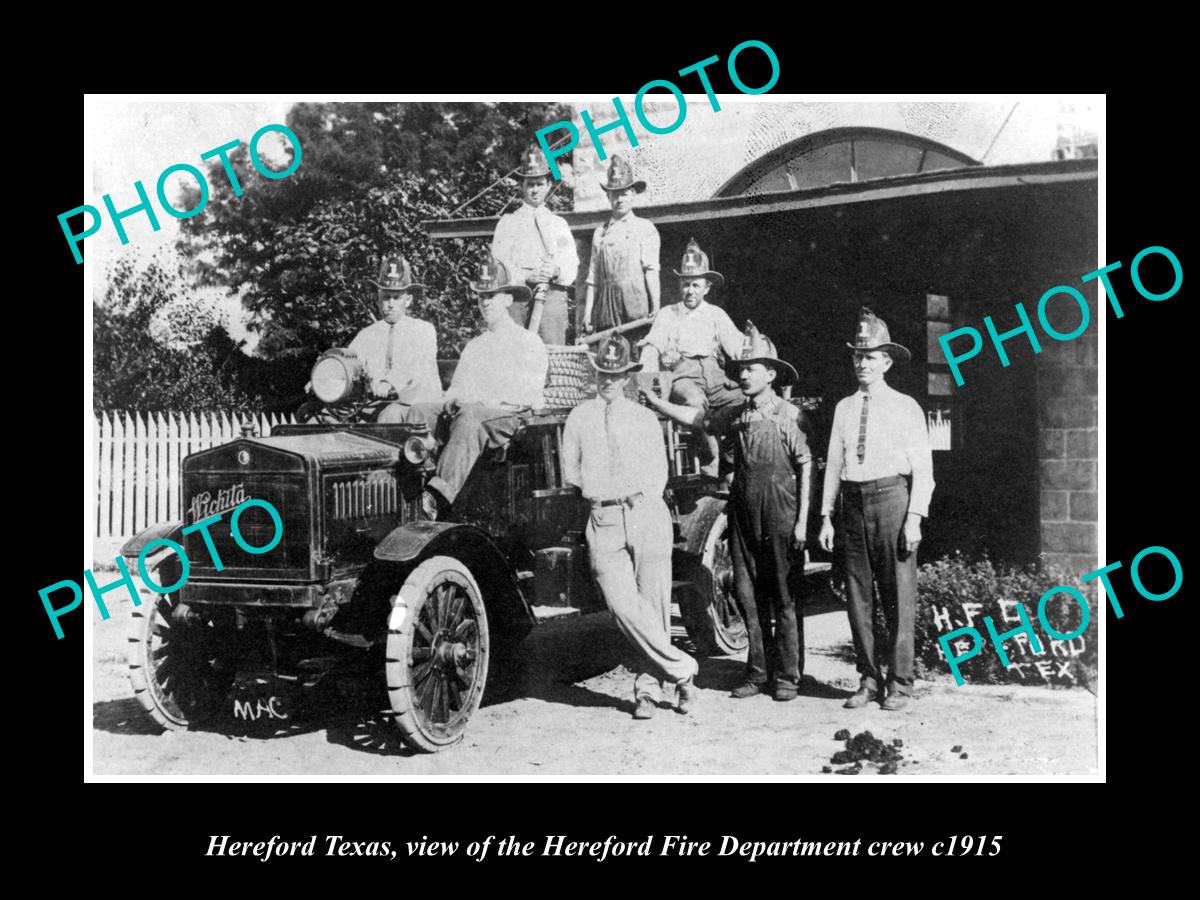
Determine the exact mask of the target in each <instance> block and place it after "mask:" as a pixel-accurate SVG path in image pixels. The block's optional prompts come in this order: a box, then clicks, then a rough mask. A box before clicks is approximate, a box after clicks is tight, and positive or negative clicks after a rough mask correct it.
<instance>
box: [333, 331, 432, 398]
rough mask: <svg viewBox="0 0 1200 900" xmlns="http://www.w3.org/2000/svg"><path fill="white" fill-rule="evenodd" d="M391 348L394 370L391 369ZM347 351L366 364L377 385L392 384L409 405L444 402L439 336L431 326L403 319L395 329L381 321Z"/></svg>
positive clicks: (358, 338) (358, 337)
mask: <svg viewBox="0 0 1200 900" xmlns="http://www.w3.org/2000/svg"><path fill="white" fill-rule="evenodd" d="M389 347H390V349H391V356H392V359H391V363H392V364H391V368H389V367H388V365H387V362H388V349H389ZM347 349H349V350H350V351H351V352H353V353H354V355H355V356H357V357H358V358H359V359H360V360H362V363H363V366H364V367H365V368H366V370H367V374H368V375H369V376H370V377H371V379H372V380H373V381H386V382H388V383H389V384H391V386H392V387H393V388H395V390H396V393H397V394H398V395H399V397H400V399H401V400H403V401H404V402H405V403H422V402H425V401H436V400H440V399H441V397H442V379H441V377H440V376H439V375H438V366H437V333H436V332H435V331H434V329H433V326H432V325H430V324H429V323H428V322H425V321H423V320H421V319H414V318H413V317H412V316H402V317H401V318H400V321H398V322H396V324H395V325H391V324H389V323H388V322H387V321H385V320H383V319H381V320H379V321H378V322H376V323H375V324H373V325H368V326H367V327H366V328H364V329H363V330H362V331H360V332H359V333H358V334H357V335H355V337H354V340H352V341H351V342H350V346H349V347H348V348H347Z"/></svg>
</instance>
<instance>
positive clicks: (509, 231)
mask: <svg viewBox="0 0 1200 900" xmlns="http://www.w3.org/2000/svg"><path fill="white" fill-rule="evenodd" d="M516 174H517V177H518V178H519V179H520V181H521V205H520V206H519V207H518V208H517V209H516V210H515V211H514V212H510V213H506V214H505V215H503V216H501V217H500V221H499V222H497V223H496V233H495V234H494V235H493V237H492V255H493V256H495V257H497V258H499V259H503V260H505V261H506V262H507V263H508V264H509V265H511V266H512V273H511V274H512V277H513V278H514V279H515V280H516V281H517V283H518V284H524V285H525V286H526V287H528V288H529V291H530V297H531V299H532V302H531V300H530V298H524V299H514V300H513V303H512V305H511V306H510V307H509V308H508V313H509V315H510V316H512V317H513V321H515V322H516V323H517V324H518V325H520V326H521V327H522V328H527V329H528V330H529V331H532V332H533V333H535V334H537V335H538V336H539V337H541V339H542V340H543V341H545V342H546V343H547V344H565V343H566V342H567V318H568V314H567V290H568V288H569V286H570V285H572V284H573V283H574V282H575V276H576V275H577V274H578V270H579V254H578V253H577V251H576V250H575V238H574V237H572V236H571V229H570V228H569V227H568V226H567V220H566V219H564V218H563V217H562V216H558V215H555V214H554V213H552V212H550V210H548V209H547V208H546V197H547V195H548V194H549V192H550V165H549V164H548V163H547V162H546V157H545V155H544V154H543V153H542V151H541V150H540V149H538V148H537V147H530V148H529V149H527V150H526V151H525V153H524V155H523V156H522V157H521V166H520V168H519V169H517V173H516Z"/></svg>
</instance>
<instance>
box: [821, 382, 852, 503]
mask: <svg viewBox="0 0 1200 900" xmlns="http://www.w3.org/2000/svg"><path fill="white" fill-rule="evenodd" d="M846 406H847V403H846V401H845V400H843V401H841V402H840V403H838V405H837V407H836V408H835V409H834V411H833V429H832V430H831V431H830V432H829V455H828V456H827V457H826V458H825V490H824V491H823V492H822V494H821V515H823V516H828V515H832V514H833V504H834V503H835V502H836V501H837V495H838V490H840V489H841V486H842V465H843V463H844V460H845V451H844V448H843V446H842V419H843V417H844V416H845V414H846Z"/></svg>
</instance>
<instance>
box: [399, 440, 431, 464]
mask: <svg viewBox="0 0 1200 900" xmlns="http://www.w3.org/2000/svg"><path fill="white" fill-rule="evenodd" d="M434 446H435V443H434V440H433V438H432V437H430V436H429V435H427V434H414V435H413V436H412V437H410V438H409V439H408V440H406V441H405V442H404V458H405V459H406V460H408V461H409V462H410V463H411V464H412V465H414V466H419V465H421V464H422V463H424V462H425V460H427V459H429V457H430V456H432V455H433V448H434Z"/></svg>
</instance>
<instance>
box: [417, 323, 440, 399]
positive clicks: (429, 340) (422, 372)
mask: <svg viewBox="0 0 1200 900" xmlns="http://www.w3.org/2000/svg"><path fill="white" fill-rule="evenodd" d="M426 324H427V325H428V327H427V328H423V329H422V331H423V334H422V337H421V361H420V363H419V364H418V367H417V380H418V382H419V383H418V385H417V391H418V395H419V397H420V399H421V400H423V401H432V400H439V399H441V396H442V376H441V375H440V374H438V364H437V330H436V329H435V328H434V327H433V326H432V325H429V324H428V323H426Z"/></svg>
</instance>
